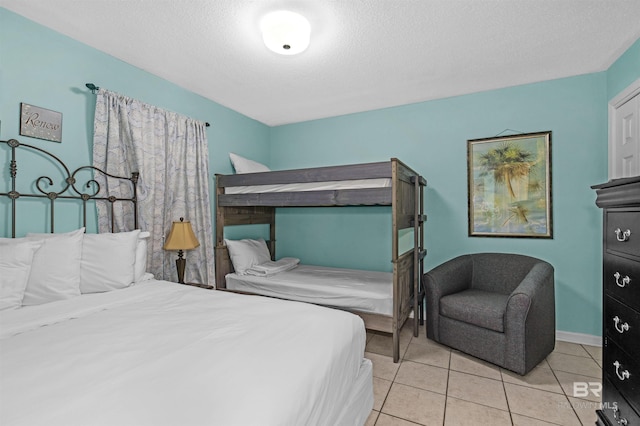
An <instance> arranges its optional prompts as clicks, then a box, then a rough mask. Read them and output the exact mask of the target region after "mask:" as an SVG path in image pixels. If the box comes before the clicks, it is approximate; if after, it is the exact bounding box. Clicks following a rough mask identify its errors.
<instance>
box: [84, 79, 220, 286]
mask: <svg viewBox="0 0 640 426" xmlns="http://www.w3.org/2000/svg"><path fill="white" fill-rule="evenodd" d="M93 165H94V166H95V167H97V168H99V169H102V170H104V171H106V172H107V173H110V174H113V175H117V176H130V175H131V172H135V171H137V172H139V173H140V178H139V181H138V221H139V222H138V225H139V228H140V229H142V230H143V231H149V232H150V233H151V238H150V241H149V245H148V247H149V248H148V251H147V253H148V255H147V271H148V272H151V273H153V274H154V275H155V277H156V278H157V279H164V280H169V281H177V272H176V265H175V259H176V258H177V253H176V252H165V251H164V250H163V248H162V247H163V245H164V239H165V237H166V236H167V235H168V233H169V231H170V229H171V224H172V222H173V221H177V220H179V219H180V218H181V217H184V219H185V220H189V221H191V225H192V227H193V230H194V232H195V234H196V237H197V238H198V241H199V242H200V247H198V248H196V249H195V250H189V251H187V252H186V253H185V257H186V259H187V269H186V273H185V282H198V283H209V282H211V284H213V281H214V277H215V274H214V269H213V268H214V267H213V265H214V261H213V259H214V254H213V231H212V222H211V204H210V201H209V151H208V148H207V135H206V132H205V123H203V122H200V121H196V120H193V119H191V118H188V117H185V116H183V115H180V114H176V113H174V112H170V111H164V110H162V109H160V108H157V107H155V106H152V105H148V104H145V103H143V102H140V101H137V100H135V99H131V98H128V97H126V96H123V95H119V94H117V93H114V92H110V91H108V90H104V89H100V90H98V93H97V99H96V111H95V121H94V137H93ZM95 178H96V181H97V182H98V184H99V185H100V187H101V193H102V194H106V193H109V195H115V196H128V194H129V193H130V190H129V189H128V188H127V186H126V185H125V184H119V183H116V182H115V180H114V179H110V178H108V177H105V176H103V175H102V174H100V173H96V174H95ZM116 207H117V209H116V210H115V213H114V221H115V230H114V232H117V231H124V230H129V229H128V228H130V227H131V226H130V225H129V226H128V225H126V224H127V223H128V224H131V223H133V221H132V217H133V208H132V207H131V206H130V205H126V204H125V203H116ZM110 212H111V208H110V206H109V205H108V202H100V203H98V229H99V232H110V223H111V213H110Z"/></svg>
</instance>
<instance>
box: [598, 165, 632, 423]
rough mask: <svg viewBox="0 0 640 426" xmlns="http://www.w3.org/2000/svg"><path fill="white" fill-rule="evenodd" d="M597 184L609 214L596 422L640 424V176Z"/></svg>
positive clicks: (601, 204) (606, 219) (600, 204)
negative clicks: (600, 385)
mask: <svg viewBox="0 0 640 426" xmlns="http://www.w3.org/2000/svg"><path fill="white" fill-rule="evenodd" d="M592 188H593V189H595V190H596V193H597V195H598V197H597V199H596V204H597V205H598V207H601V208H602V209H603V214H604V223H603V230H604V238H603V244H604V246H603V248H602V256H603V278H602V286H603V296H602V302H603V330H602V331H603V344H602V355H603V364H602V406H601V409H600V410H598V411H597V414H598V421H597V423H596V424H598V425H609V426H614V425H628V426H634V425H638V426H640V176H637V177H631V178H623V179H615V180H612V181H609V182H607V183H604V184H602V185H596V186H593V187H592Z"/></svg>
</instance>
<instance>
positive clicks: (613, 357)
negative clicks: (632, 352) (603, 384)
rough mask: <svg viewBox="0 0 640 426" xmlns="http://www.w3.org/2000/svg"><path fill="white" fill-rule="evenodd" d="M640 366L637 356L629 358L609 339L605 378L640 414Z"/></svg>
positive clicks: (605, 359)
mask: <svg viewBox="0 0 640 426" xmlns="http://www.w3.org/2000/svg"><path fill="white" fill-rule="evenodd" d="M639 364H640V363H639V362H638V357H637V356H634V357H632V356H629V355H628V354H626V353H625V352H624V351H622V349H620V347H619V346H618V345H616V344H615V343H614V342H613V341H611V340H610V339H607V341H606V347H605V351H604V361H603V366H602V368H603V370H604V372H605V376H606V378H607V379H609V381H610V382H611V383H613V385H614V386H615V387H616V388H617V389H618V391H619V392H620V393H621V394H622V396H624V397H625V399H626V400H627V401H628V402H629V404H630V405H631V406H632V407H633V409H634V410H636V411H638V412H640V367H639Z"/></svg>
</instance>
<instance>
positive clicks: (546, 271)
mask: <svg viewBox="0 0 640 426" xmlns="http://www.w3.org/2000/svg"><path fill="white" fill-rule="evenodd" d="M553 284H554V283H553V266H551V265H550V264H548V263H546V262H540V263H536V264H535V265H534V266H533V267H532V268H531V271H529V273H528V274H527V275H526V276H525V277H524V279H523V280H522V281H521V282H520V284H518V286H517V287H516V288H515V290H513V292H512V293H511V295H509V302H508V303H507V309H509V303H511V301H512V300H514V301H515V300H516V299H521V297H518V296H525V297H526V298H527V299H534V298H536V297H544V296H545V295H546V296H548V295H549V294H548V293H549V289H550V290H551V295H553Z"/></svg>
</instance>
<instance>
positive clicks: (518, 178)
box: [467, 131, 553, 238]
mask: <svg viewBox="0 0 640 426" xmlns="http://www.w3.org/2000/svg"><path fill="white" fill-rule="evenodd" d="M467 178H468V179H467V181H468V218H469V236H470V237H516V238H553V217H552V216H553V215H552V213H553V210H552V194H551V187H552V186H551V131H544V132H536V133H523V134H518V135H512V136H501V137H492V138H483V139H470V140H468V141H467Z"/></svg>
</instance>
